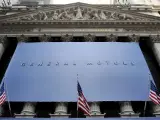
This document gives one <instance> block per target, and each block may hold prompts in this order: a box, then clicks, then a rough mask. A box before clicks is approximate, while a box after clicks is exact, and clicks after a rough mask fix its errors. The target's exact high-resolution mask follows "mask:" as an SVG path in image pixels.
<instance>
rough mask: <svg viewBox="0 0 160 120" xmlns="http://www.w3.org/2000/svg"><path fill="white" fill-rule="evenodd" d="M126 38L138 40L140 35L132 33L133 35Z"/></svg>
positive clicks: (133, 40)
mask: <svg viewBox="0 0 160 120" xmlns="http://www.w3.org/2000/svg"><path fill="white" fill-rule="evenodd" d="M128 39H129V40H130V41H132V42H138V41H139V39H140V37H139V36H137V35H135V34H133V35H130V36H128Z"/></svg>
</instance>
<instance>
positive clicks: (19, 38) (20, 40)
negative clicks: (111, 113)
mask: <svg viewBox="0 0 160 120" xmlns="http://www.w3.org/2000/svg"><path fill="white" fill-rule="evenodd" d="M17 40H18V42H28V40H29V38H28V37H27V36H25V35H23V34H22V35H20V36H18V37H17Z"/></svg>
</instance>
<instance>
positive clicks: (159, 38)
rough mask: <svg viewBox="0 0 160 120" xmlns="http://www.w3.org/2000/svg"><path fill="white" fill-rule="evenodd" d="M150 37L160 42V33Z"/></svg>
mask: <svg viewBox="0 0 160 120" xmlns="http://www.w3.org/2000/svg"><path fill="white" fill-rule="evenodd" d="M149 38H150V40H151V41H152V42H160V36H159V35H150V36H149Z"/></svg>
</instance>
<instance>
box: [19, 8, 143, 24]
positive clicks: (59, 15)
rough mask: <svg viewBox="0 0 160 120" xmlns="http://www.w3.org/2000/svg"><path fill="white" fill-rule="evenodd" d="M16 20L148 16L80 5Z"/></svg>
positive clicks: (133, 18) (134, 18)
mask: <svg viewBox="0 0 160 120" xmlns="http://www.w3.org/2000/svg"><path fill="white" fill-rule="evenodd" d="M16 20H28V21H29V20H146V18H141V17H133V16H132V15H128V14H124V13H118V12H114V11H105V10H97V9H88V8H82V7H79V6H78V7H74V8H69V9H62V10H53V11H49V12H44V11H39V12H38V13H34V14H31V15H27V16H23V17H19V18H16Z"/></svg>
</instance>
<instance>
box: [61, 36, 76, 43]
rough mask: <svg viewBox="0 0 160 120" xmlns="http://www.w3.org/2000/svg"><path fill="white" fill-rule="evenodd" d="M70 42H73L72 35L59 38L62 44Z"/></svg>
mask: <svg viewBox="0 0 160 120" xmlns="http://www.w3.org/2000/svg"><path fill="white" fill-rule="evenodd" d="M72 40H73V35H68V34H66V35H62V36H61V41H63V42H72Z"/></svg>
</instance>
